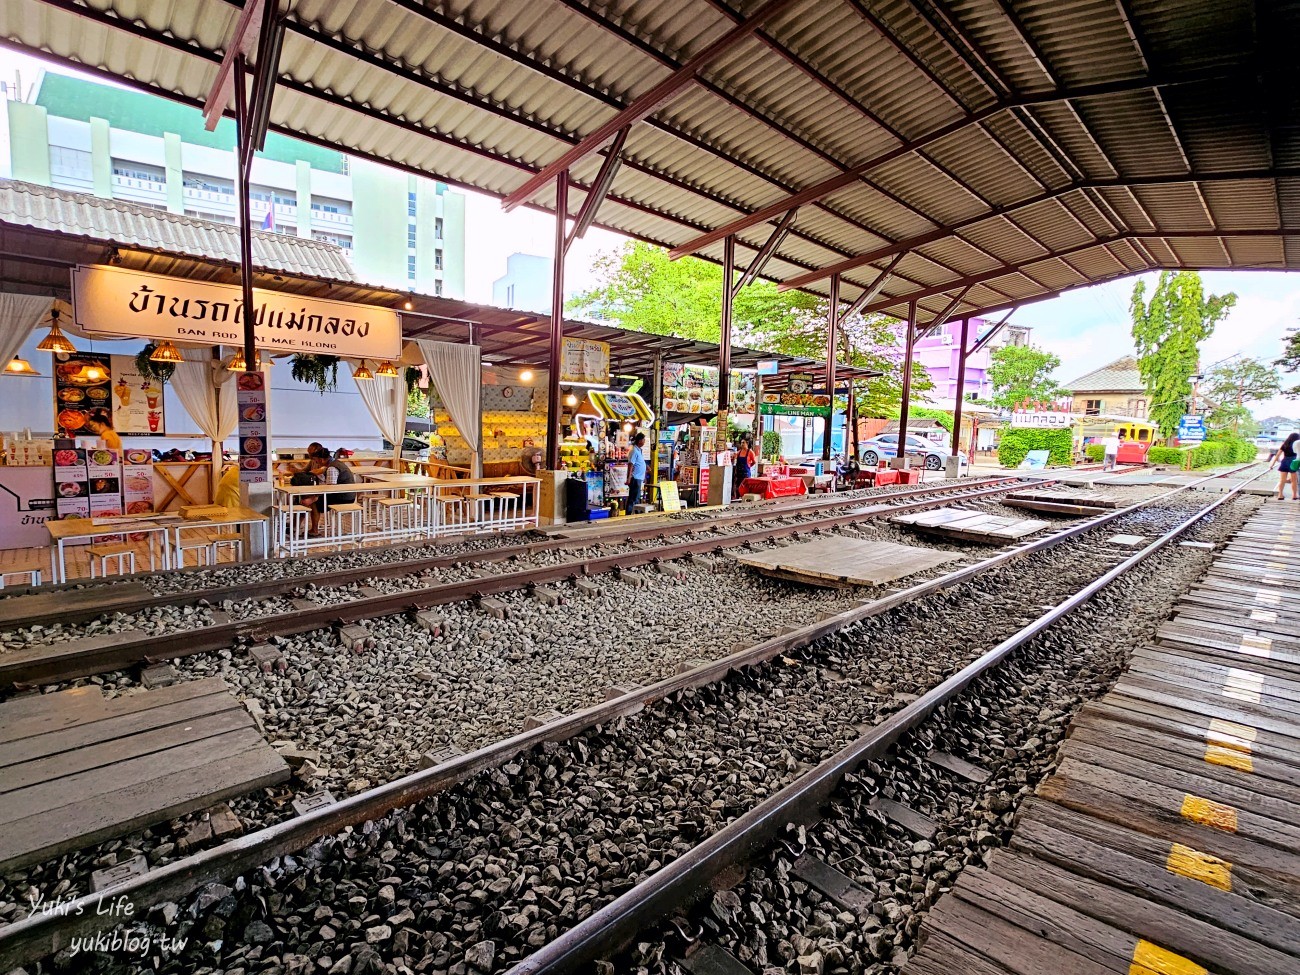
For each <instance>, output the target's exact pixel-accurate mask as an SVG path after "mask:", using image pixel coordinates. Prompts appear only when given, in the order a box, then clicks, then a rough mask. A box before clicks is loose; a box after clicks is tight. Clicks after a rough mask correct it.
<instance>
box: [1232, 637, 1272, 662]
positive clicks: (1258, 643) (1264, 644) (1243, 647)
mask: <svg viewBox="0 0 1300 975" xmlns="http://www.w3.org/2000/svg"><path fill="white" fill-rule="evenodd" d="M1272 647H1273V641H1272V640H1270V639H1269V638H1268V637H1266V636H1256V635H1255V634H1253V633H1245V634H1243V635H1242V637H1241V644H1240V646H1238V648H1237V649H1238V650H1239V651H1240V652H1241V653H1244V654H1245V655H1246V656H1248V657H1262V658H1264V659H1265V660H1267V659H1268V658H1269V657H1271V656H1273V654H1272V653H1271V650H1272Z"/></svg>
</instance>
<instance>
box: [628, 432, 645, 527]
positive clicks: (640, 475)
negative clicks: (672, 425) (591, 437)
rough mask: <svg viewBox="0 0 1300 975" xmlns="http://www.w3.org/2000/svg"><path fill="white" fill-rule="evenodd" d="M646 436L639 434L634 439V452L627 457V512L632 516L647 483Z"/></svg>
mask: <svg viewBox="0 0 1300 975" xmlns="http://www.w3.org/2000/svg"><path fill="white" fill-rule="evenodd" d="M644 446H645V434H644V433H638V434H637V435H636V436H635V437H633V438H632V452H631V453H630V454H628V455H627V470H628V478H627V510H628V513H629V514H631V513H632V511H633V509H635V508H636V506H637V505H638V504H640V503H641V485H642V484H644V483H645V451H644V450H642V448H643V447H644Z"/></svg>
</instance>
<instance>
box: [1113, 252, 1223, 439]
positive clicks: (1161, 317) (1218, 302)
mask: <svg viewBox="0 0 1300 975" xmlns="http://www.w3.org/2000/svg"><path fill="white" fill-rule="evenodd" d="M1146 295H1147V287H1146V282H1145V281H1142V280H1139V281H1138V282H1137V283H1136V284H1135V285H1133V297H1132V301H1131V302H1130V311H1131V313H1132V315H1133V343H1134V345H1135V346H1136V348H1137V357H1138V372H1139V373H1140V374H1141V376H1142V382H1143V383H1144V384H1145V385H1146V390H1147V397H1148V399H1149V400H1150V401H1151V406H1150V408H1149V410H1148V415H1149V417H1150V419H1151V421H1152V422H1153V423H1155V425H1156V426H1157V427H1159V428H1160V435H1161V436H1162V437H1165V438H1168V437H1171V436H1173V435H1174V433H1175V432H1176V431H1177V430H1178V420H1179V419H1180V418H1181V417H1182V415H1183V414H1184V413H1185V412H1187V403H1188V400H1189V399H1190V397H1191V395H1192V382H1191V380H1192V375H1193V374H1194V373H1195V372H1196V369H1197V361H1198V351H1197V350H1198V348H1199V346H1200V344H1201V343H1202V342H1204V341H1205V340H1206V339H1208V338H1209V337H1210V335H1212V334H1213V333H1214V326H1215V325H1216V324H1218V322H1220V321H1221V320H1222V319H1223V318H1224V316H1226V315H1227V314H1228V311H1229V310H1230V309H1231V308H1232V306H1233V305H1235V304H1236V303H1237V296H1236V294H1234V293H1232V292H1229V293H1228V294H1226V295H1209V296H1208V297H1207V296H1206V294H1205V289H1204V288H1203V287H1202V286H1201V276H1200V275H1199V274H1197V273H1196V272H1195V271H1162V272H1161V273H1160V280H1159V282H1158V283H1157V284H1156V287H1155V291H1154V292H1152V294H1151V300H1150V301H1147V298H1146Z"/></svg>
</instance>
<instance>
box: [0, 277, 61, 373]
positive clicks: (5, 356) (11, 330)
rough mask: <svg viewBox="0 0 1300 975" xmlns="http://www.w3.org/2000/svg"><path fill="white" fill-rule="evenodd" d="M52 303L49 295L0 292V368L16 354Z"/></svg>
mask: <svg viewBox="0 0 1300 975" xmlns="http://www.w3.org/2000/svg"><path fill="white" fill-rule="evenodd" d="M52 303H53V299H52V298H50V296H49V295H45V296H44V297H42V296H40V295H11V294H0V370H2V369H4V367H5V366H7V365H9V362H10V360H11V359H13V357H14V356H16V355H17V354H18V350H19V349H21V348H22V347H23V343H24V342H26V341H27V336H29V335H31V334H32V330H33V329H35V328H36V326H37V325H38V324H40V321H41V316H43V315H44V314H45V313H46V312H47V311H48V310H49V308H50V305H51V304H52ZM36 368H38V369H39V368H40V367H39V366H37V367H36Z"/></svg>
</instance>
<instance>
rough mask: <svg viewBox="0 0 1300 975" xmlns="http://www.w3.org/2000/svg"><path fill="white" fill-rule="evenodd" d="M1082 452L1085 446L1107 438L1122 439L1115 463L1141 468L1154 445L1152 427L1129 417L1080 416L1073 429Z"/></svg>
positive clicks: (1152, 425) (1145, 421) (1154, 429)
mask: <svg viewBox="0 0 1300 975" xmlns="http://www.w3.org/2000/svg"><path fill="white" fill-rule="evenodd" d="M1076 429H1077V431H1078V436H1079V439H1080V444H1079V449H1080V451H1082V450H1083V449H1084V448H1085V447H1087V446H1088V445H1089V444H1093V443H1101V442H1102V441H1103V440H1105V439H1106V438H1107V437H1122V438H1123V440H1122V442H1121V443H1120V448H1119V454H1118V455H1117V456H1116V458H1115V460H1116V463H1119V464H1145V463H1146V462H1147V451H1149V450H1150V449H1151V445H1152V444H1153V443H1155V439H1156V428H1155V424H1153V423H1151V422H1150V421H1148V420H1138V419H1134V418H1133V417H1131V416H1114V415H1110V416H1107V415H1102V416H1083V417H1079V423H1078V426H1077V427H1076Z"/></svg>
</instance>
